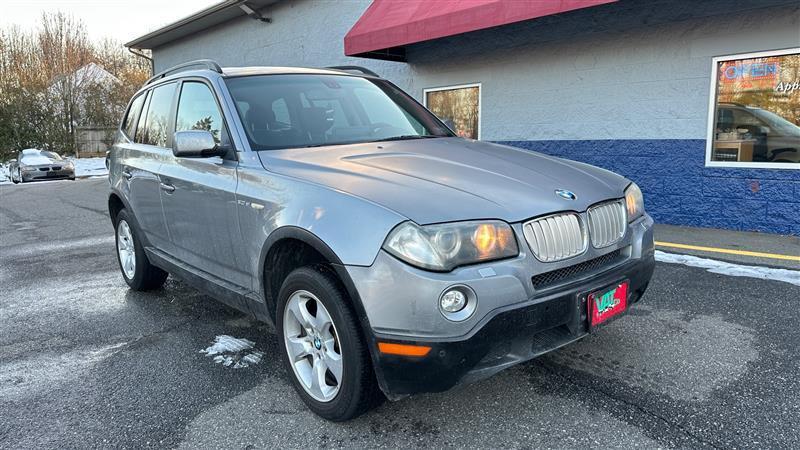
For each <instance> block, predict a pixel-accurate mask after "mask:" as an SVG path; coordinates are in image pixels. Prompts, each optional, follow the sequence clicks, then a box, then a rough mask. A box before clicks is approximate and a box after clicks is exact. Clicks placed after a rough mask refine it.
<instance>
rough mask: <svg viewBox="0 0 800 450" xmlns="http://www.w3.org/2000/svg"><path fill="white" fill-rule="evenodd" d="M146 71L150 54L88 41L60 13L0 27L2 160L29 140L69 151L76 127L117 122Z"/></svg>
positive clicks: (148, 71) (109, 42)
mask: <svg viewBox="0 0 800 450" xmlns="http://www.w3.org/2000/svg"><path fill="white" fill-rule="evenodd" d="M150 74H151V67H150V61H149V60H147V59H145V58H142V57H140V56H137V55H134V54H132V53H130V52H128V51H127V50H126V49H125V48H124V47H123V46H122V45H121V44H120V43H118V42H115V41H113V40H108V39H106V40H102V41H99V42H93V41H92V40H90V39H89V37H88V34H87V32H86V27H85V25H84V24H83V22H81V21H80V20H77V19H75V18H73V17H70V16H68V15H65V14H63V13H60V12H57V13H45V14H43V15H42V16H41V19H40V21H39V24H38V27H37V28H36V29H33V30H22V29H20V28H19V27H18V26H15V25H12V26H9V27H7V28H5V29H0V161H4V160H6V159H8V158H10V157H12V155H14V154H15V153H16V152H17V151H19V150H21V149H25V148H31V147H34V148H40V149H47V150H52V151H55V152H58V153H61V154H69V153H72V152H74V150H75V132H76V128H78V127H86V126H90V127H114V126H116V125H117V124H118V123H119V120H120V118H121V116H122V114H123V112H124V110H125V107H126V105H127V102H128V100H129V99H130V98H131V96H132V95H133V93H134V92H135V91H136V90H137V89H138V88H139V87H141V86H142V84H143V83H144V82H145V81H146V80H147V78H148V77H149V76H150Z"/></svg>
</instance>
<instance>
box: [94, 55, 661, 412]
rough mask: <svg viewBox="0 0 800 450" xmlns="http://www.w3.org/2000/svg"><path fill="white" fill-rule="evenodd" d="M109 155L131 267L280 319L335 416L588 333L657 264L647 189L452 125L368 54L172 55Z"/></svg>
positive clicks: (122, 258) (309, 384)
mask: <svg viewBox="0 0 800 450" xmlns="http://www.w3.org/2000/svg"><path fill="white" fill-rule="evenodd" d="M109 156H110V157H109V161H110V181H111V193H110V195H109V200H108V207H109V212H110V216H111V220H112V222H113V225H114V229H115V232H116V243H117V245H116V248H117V256H118V260H119V265H120V269H121V271H122V276H123V278H124V279H125V282H126V283H127V284H128V285H129V286H130V287H131V288H132V289H134V290H149V289H156V288H158V287H160V286H161V285H162V284H163V283H164V280H165V279H166V278H167V274H168V273H170V274H173V275H175V276H178V277H179V278H182V279H184V280H186V281H187V282H188V283H190V284H192V285H194V286H196V287H198V288H200V289H202V290H204V291H205V292H208V293H209V294H210V295H212V296H214V297H215V298H217V299H219V300H221V301H223V302H225V303H227V304H229V305H231V306H233V307H234V308H237V309H239V310H241V311H244V312H246V313H249V314H252V315H254V316H256V317H257V318H259V319H262V320H264V321H267V322H271V323H273V324H274V325H275V327H276V329H277V333H278V340H279V342H280V349H281V352H282V355H281V358H282V359H283V361H284V363H285V364H286V367H287V373H288V374H289V376H290V378H291V381H292V383H293V385H294V387H295V388H296V389H297V392H298V393H299V395H300V397H301V398H302V399H303V400H304V401H305V403H306V404H307V405H308V406H309V408H310V409H311V410H313V411H314V412H315V413H317V414H319V415H320V416H322V417H325V418H327V419H330V420H335V421H340V420H347V419H350V418H352V417H355V416H357V415H358V414H360V413H362V412H364V411H365V410H367V409H368V408H369V407H370V406H371V405H374V404H375V401H376V400H380V399H382V398H383V396H382V395H381V393H382V394H383V395H385V396H386V397H388V398H389V399H392V400H396V399H400V398H403V397H405V396H408V395H410V394H415V393H420V392H437V391H444V390H447V389H450V388H451V387H453V386H455V385H457V384H461V383H468V382H471V381H475V380H478V379H481V378H485V377H488V376H490V375H492V374H494V373H496V372H498V371H500V370H502V369H505V368H507V367H510V366H512V365H514V364H518V363H520V362H523V361H527V360H530V359H531V358H534V357H536V356H538V355H541V354H543V353H546V352H549V351H551V350H554V349H556V348H559V347H561V346H563V345H566V344H568V343H570V342H573V341H575V340H578V339H580V338H583V337H585V336H587V335H588V334H589V333H591V332H592V331H593V330H595V329H596V328H597V327H599V326H602V325H605V324H606V323H608V322H609V320H611V319H614V318H617V317H619V316H620V315H624V313H625V312H627V311H628V309H629V308H630V307H631V306H632V305H633V304H634V303H636V302H637V301H639V299H640V298H641V297H642V294H644V292H645V290H646V288H647V285H648V282H649V280H650V278H651V275H652V273H653V268H654V265H655V262H654V247H653V221H652V219H651V218H650V216H649V215H648V214H647V213H645V210H644V203H643V199H642V193H641V191H640V190H639V188H638V187H637V186H636V184H634V183H632V182H631V181H630V180H627V179H625V178H623V177H622V176H619V175H616V174H614V173H612V172H609V171H607V170H603V169H599V168H596V167H592V166H589V165H586V164H582V163H578V162H573V161H567V160H564V159H559V158H554V157H550V156H545V155H542V154H539V153H535V152H531V151H526V150H522V149H517V148H513V147H508V146H503V145H497V144H491V143H488V142H479V141H475V140H470V139H463V138H459V137H456V136H455V135H454V133H453V132H452V131H451V130H450V129H448V127H447V126H445V125H444V124H443V123H442V122H441V121H440V120H439V119H437V118H436V117H435V116H434V115H433V114H432V113H430V112H429V111H428V110H426V109H425V108H424V107H423V106H422V105H420V104H419V103H417V102H416V101H415V100H413V99H412V98H411V97H409V96H408V95H407V94H405V93H403V92H402V91H401V90H400V89H399V88H397V87H396V86H394V85H393V84H392V83H390V82H388V81H386V80H384V79H381V78H380V77H378V76H376V75H374V74H372V73H371V72H369V71H367V70H365V69H360V70H355V69H352V68H348V69H346V70H345V69H341V70H339V69H335V68H332V69H327V70H323V69H301V68H280V67H249V68H226V69H224V70H223V69H221V68H220V67H219V66H218V65H217V64H216V63H214V62H212V61H198V62H193V63H189V64H188V65H181V66H177V67H175V68H173V69H170V70H169V71H167V72H164V73H161V74H159V75H156V76H155V77H153V78H152V79H151V80H149V81H148V82H147V83H146V85H145V86H144V87H143V88H142V89H141V90H140V91H139V92H138V93H137V94H136V95H135V96H134V97H133V99H132V100H131V102H130V105H129V107H128V110H127V113H126V116H125V118H124V120H123V121H122V124H121V128H120V132H119V133H118V138H117V140H116V142H115V143H114V145H113V146H112V149H111V153H110V155H109ZM598 345H599V344H598Z"/></svg>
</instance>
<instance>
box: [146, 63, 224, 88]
mask: <svg viewBox="0 0 800 450" xmlns="http://www.w3.org/2000/svg"><path fill="white" fill-rule="evenodd" d="M192 66H205V68H206V69H208V70H213V71H214V72H217V73H222V67H220V66H219V64H217V62H216V61H214V60H211V59H198V60H195V61H189V62H185V63H183V64H178V65H177V66H172V67H170V68H169V69H167V70H164V71H162V72H158V73H157V74H155V75H153V76H152V77H150V79H149V80H147V81H146V82H145V83H144V85H145V86H147V85H148V84H150V83H152V82H153V81H155V80H158V79H159V78H164V77H165V76H167V74H169V73H171V72H176V71H178V70H181V69H185V68H187V67H192Z"/></svg>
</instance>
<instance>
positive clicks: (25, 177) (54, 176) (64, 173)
mask: <svg viewBox="0 0 800 450" xmlns="http://www.w3.org/2000/svg"><path fill="white" fill-rule="evenodd" d="M21 175H22V181H24V182H26V183H27V182H29V181H45V180H67V179H69V180H74V179H75V170H74V169H61V170H48V171H46V172H44V171H41V170H36V171H31V172H22V173H21Z"/></svg>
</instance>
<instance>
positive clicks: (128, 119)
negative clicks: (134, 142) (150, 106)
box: [122, 94, 145, 138]
mask: <svg viewBox="0 0 800 450" xmlns="http://www.w3.org/2000/svg"><path fill="white" fill-rule="evenodd" d="M144 97H145V95H144V94H140V95H139V96H138V97H136V98H135V99H133V102H131V107H130V109H128V114H127V115H126V116H125V120H124V121H123V123H122V130H123V131H124V132H125V134H126V135H127V136H128V137H130V138H132V137H133V135H134V134H135V132H136V129H135V128H133V127H134V126H135V125H136V119H137V118H138V117H139V113H140V112H142V105H143V104H144Z"/></svg>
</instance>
